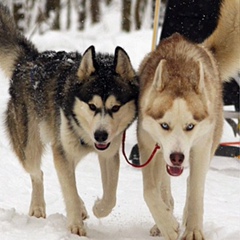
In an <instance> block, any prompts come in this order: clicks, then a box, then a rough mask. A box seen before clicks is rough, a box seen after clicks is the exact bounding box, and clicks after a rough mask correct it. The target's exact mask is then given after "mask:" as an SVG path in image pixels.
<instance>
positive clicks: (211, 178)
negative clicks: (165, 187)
mask: <svg viewBox="0 0 240 240" xmlns="http://www.w3.org/2000/svg"><path fill="white" fill-rule="evenodd" d="M114 14H115V13H112V12H108V13H105V22H104V23H103V24H101V25H97V26H94V27H92V28H91V29H88V30H87V31H84V32H76V31H68V32H67V31H66V32H61V33H58V32H48V33H46V34H45V35H43V36H40V35H34V36H33V38H32V41H33V42H34V43H35V44H36V46H37V47H38V48H39V50H47V49H51V50H66V51H75V50H77V51H79V52H83V51H85V49H86V48H87V47H88V46H90V45H92V44H93V45H95V47H96V50H97V51H101V52H109V53H113V52H114V49H115V47H116V46H118V45H120V46H122V47H123V48H124V49H125V50H126V51H127V52H128V54H129V56H130V58H131V60H132V63H133V66H134V67H135V68H137V67H138V65H139V63H140V61H141V60H142V58H143V57H144V55H145V54H147V53H148V52H149V51H150V49H151V39H152V30H149V29H147V28H145V29H144V30H141V31H133V32H131V33H130V34H126V33H122V32H121V31H120V29H119V27H118V26H119V25H117V24H118V23H116V24H115V22H114V21H113V20H112V19H115V18H116V15H114ZM0 79H1V81H0V92H1V94H0V106H1V107H0V136H1V137H0V239H1V240H16V239H21V240H43V239H48V240H70V239H71V240H77V239H96V240H97V239H104V240H110V239H111V240H113V239H116V240H119V239H121V240H133V239H144V240H147V239H153V237H150V236H149V229H150V228H151V227H152V225H153V219H152V217H151V215H150V212H149V210H148V208H147V206H146V204H145V202H144V200H143V194H142V176H141V172H140V170H136V169H133V168H132V167H131V166H129V165H128V164H127V163H126V162H125V161H124V159H123V157H122V161H121V169H120V177H119V185H118V192H117V196H118V201H117V205H116V207H115V208H114V209H113V211H112V213H111V214H110V215H109V216H108V217H106V218H104V219H101V220H99V219H97V218H96V217H95V216H94V215H93V214H92V211H91V208H92V206H93V204H94V201H95V200H96V199H97V198H98V197H101V194H102V188H101V178H100V171H99V166H98V161H97V157H96V155H94V154H91V155H88V156H87V157H86V158H85V159H83V161H82V162H80V164H79V166H78V168H77V185H78V189H79V194H80V195H81V197H82V199H83V200H84V202H85V205H86V207H87V210H88V213H89V216H90V218H89V219H87V220H86V222H85V224H86V227H87V233H88V236H87V238H85V237H78V236H75V235H72V234H70V233H69V232H68V231H67V229H66V213H65V207H64V203H63V198H62V195H61V191H60V186H59V183H58V179H57V176H56V172H55V169H54V166H53V160H52V155H51V151H50V149H47V151H46V153H45V155H44V159H43V164H42V169H43V172H44V174H45V178H44V183H45V200H46V208H47V218H46V219H36V218H34V217H29V216H28V208H29V203H30V196H31V182H30V178H29V176H28V174H26V173H25V172H24V170H23V169H22V167H21V166H20V164H19V163H18V160H17V158H16V157H15V155H14V154H13V152H12V150H11V148H10V146H9V143H8V140H7V137H6V134H5V130H4V127H3V122H4V111H5V109H6V105H7V100H8V98H9V96H8V85H9V81H8V79H6V78H5V76H4V75H3V73H2V72H0ZM135 127H136V125H135V124H133V126H132V127H131V128H130V129H129V130H128V132H127V146H126V150H127V152H128V154H129V153H130V150H131V147H132V146H133V145H134V144H135V142H136V137H135ZM236 140H237V139H236V138H234V136H233V134H232V130H231V129H230V127H229V126H228V125H227V124H225V128H224V135H223V141H236ZM203 148H204V146H203ZM187 176H188V170H185V171H184V173H183V174H182V176H180V177H177V178H172V190H173V195H174V198H175V216H176V217H177V219H178V220H179V222H181V220H182V211H183V206H184V202H185V193H186V178H187ZM204 232H205V236H206V239H208V240H239V239H240V161H239V160H237V159H232V158H220V157H215V158H214V159H213V161H212V164H211V168H210V170H209V173H208V177H207V182H206V192H205V215H204ZM157 239H162V238H159V237H158V238H157Z"/></svg>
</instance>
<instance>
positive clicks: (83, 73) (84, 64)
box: [77, 46, 96, 80]
mask: <svg viewBox="0 0 240 240" xmlns="http://www.w3.org/2000/svg"><path fill="white" fill-rule="evenodd" d="M95 65H96V63H95V48H94V46H90V47H89V48H88V49H87V50H86V51H85V52H84V54H83V56H82V59H81V62H80V65H79V68H78V72H77V76H78V77H79V78H80V80H83V79H84V78H86V77H89V76H90V75H91V74H92V73H93V72H95V70H96V68H95Z"/></svg>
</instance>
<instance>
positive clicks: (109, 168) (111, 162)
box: [93, 153, 119, 218]
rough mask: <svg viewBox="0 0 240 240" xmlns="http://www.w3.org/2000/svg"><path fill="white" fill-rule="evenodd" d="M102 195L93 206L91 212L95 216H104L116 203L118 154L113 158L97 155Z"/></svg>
mask: <svg viewBox="0 0 240 240" xmlns="http://www.w3.org/2000/svg"><path fill="white" fill-rule="evenodd" d="M99 163H100V169H101V177H102V185H103V196H102V199H97V200H96V202H95V204H94V206H93V213H94V215H95V216H96V217H97V218H102V217H106V216H107V215H108V214H110V213H111V211H112V209H113V208H114V207H115V205H116V191H117V183H118V173H119V154H118V153H117V154H116V155H115V156H114V158H113V159H105V158H102V157H99Z"/></svg>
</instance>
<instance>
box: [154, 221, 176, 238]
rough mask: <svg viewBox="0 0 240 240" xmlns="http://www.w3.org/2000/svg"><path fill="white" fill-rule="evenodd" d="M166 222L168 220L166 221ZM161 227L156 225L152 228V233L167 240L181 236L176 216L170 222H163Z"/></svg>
mask: <svg viewBox="0 0 240 240" xmlns="http://www.w3.org/2000/svg"><path fill="white" fill-rule="evenodd" d="M164 223H166V221H165V222H164ZM161 229H162V230H160V228H159V227H158V226H157V225H154V226H153V227H152V228H151V230H150V235H151V236H153V237H155V236H163V237H164V239H166V240H177V239H178V236H179V224H178V222H177V221H176V219H175V218H172V220H171V221H168V224H167V225H166V224H162V226H161Z"/></svg>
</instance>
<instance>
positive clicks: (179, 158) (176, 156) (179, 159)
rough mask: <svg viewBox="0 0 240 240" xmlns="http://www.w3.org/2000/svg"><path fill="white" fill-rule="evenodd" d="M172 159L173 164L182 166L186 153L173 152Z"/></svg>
mask: <svg viewBox="0 0 240 240" xmlns="http://www.w3.org/2000/svg"><path fill="white" fill-rule="evenodd" d="M170 160H171V162H172V164H173V165H175V166H180V165H181V164H182V163H183V161H184V155H183V154H182V153H181V152H174V153H171V154H170Z"/></svg>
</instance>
